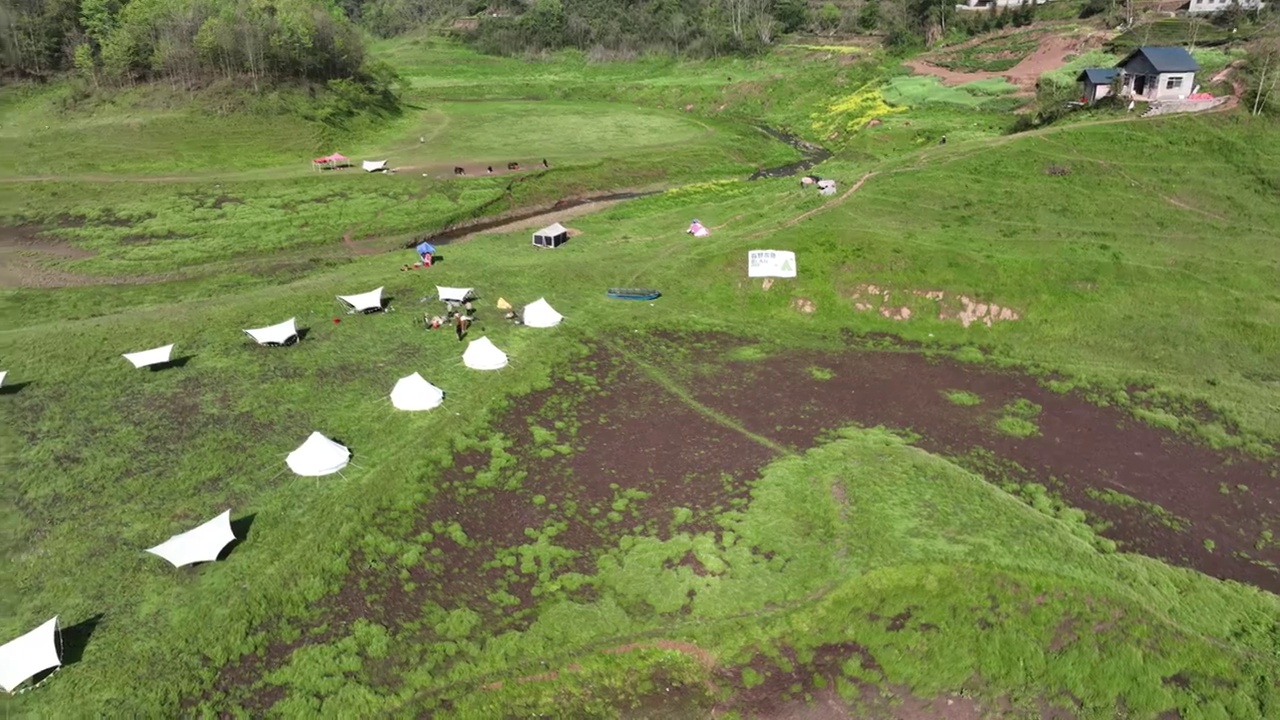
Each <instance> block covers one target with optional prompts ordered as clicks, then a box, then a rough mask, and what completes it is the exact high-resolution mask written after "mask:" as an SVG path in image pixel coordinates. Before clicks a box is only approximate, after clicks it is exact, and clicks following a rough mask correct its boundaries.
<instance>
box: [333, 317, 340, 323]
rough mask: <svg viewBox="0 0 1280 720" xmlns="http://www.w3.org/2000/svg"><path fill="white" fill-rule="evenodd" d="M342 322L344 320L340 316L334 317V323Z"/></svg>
mask: <svg viewBox="0 0 1280 720" xmlns="http://www.w3.org/2000/svg"><path fill="white" fill-rule="evenodd" d="M340 322H342V320H341V319H340V318H334V319H333V324H334V325H337V324H338V323H340Z"/></svg>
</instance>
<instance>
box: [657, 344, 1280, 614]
mask: <svg viewBox="0 0 1280 720" xmlns="http://www.w3.org/2000/svg"><path fill="white" fill-rule="evenodd" d="M699 341H700V342H701V343H703V345H704V346H705V345H706V344H707V339H706V338H700V339H699ZM682 346H683V349H682ZM687 346H688V344H687V343H676V342H674V341H673V343H672V345H671V348H670V350H671V355H670V357H669V358H668V359H667V360H663V359H660V357H659V356H660V355H661V351H658V350H657V349H656V348H655V347H654V346H653V345H647V346H646V347H647V348H648V349H649V352H650V353H654V352H658V353H659V355H655V356H654V358H655V361H656V362H662V363H663V364H666V363H667V362H668V360H669V361H670V362H671V363H672V365H673V366H674V365H676V364H678V365H679V366H681V367H690V366H694V367H700V368H703V370H702V373H701V374H700V376H699V381H698V382H696V383H689V384H688V386H689V390H690V392H691V393H692V394H693V396H694V398H695V399H696V400H697V401H699V402H701V403H703V404H705V405H707V406H708V407H710V408H712V409H713V410H715V411H717V412H719V413H722V414H724V415H726V416H728V417H732V418H734V419H735V420H737V421H738V422H740V423H741V424H742V425H743V426H744V427H745V428H746V429H747V430H749V431H751V432H754V433H757V434H759V435H761V436H764V437H767V438H770V439H773V440H775V441H780V442H782V443H784V444H786V445H789V446H790V447H793V448H795V449H797V450H803V449H805V448H809V447H812V446H813V444H814V443H815V442H816V441H817V439H818V438H819V436H820V435H821V434H822V433H823V432H825V431H828V430H830V429H832V428H836V427H839V426H842V425H847V424H850V423H855V424H859V425H864V426H876V425H883V426H886V427H890V428H901V429H910V430H912V431H913V432H915V433H918V434H919V435H920V436H921V439H920V440H919V442H918V444H919V445H920V446H921V447H923V448H924V449H926V450H928V451H930V452H934V453H939V454H942V455H947V456H951V457H956V458H960V459H961V461H962V462H965V461H966V458H972V457H975V455H974V451H975V450H978V451H981V452H982V453H984V454H986V453H990V454H994V456H995V457H996V458H999V460H1000V462H1001V467H1002V468H1009V471H1010V472H1016V473H1017V476H1016V477H1013V478H1011V479H1014V480H1017V481H1020V482H1028V481H1034V482H1039V483H1041V484H1044V485H1046V486H1048V487H1050V488H1052V489H1054V490H1055V491H1057V492H1059V493H1061V495H1062V496H1063V498H1064V499H1065V500H1066V501H1067V502H1069V503H1071V504H1072V505H1074V506H1076V507H1079V508H1082V509H1084V510H1085V511H1087V512H1088V513H1089V514H1090V515H1091V517H1092V518H1093V519H1095V520H1101V521H1105V522H1106V523H1109V524H1110V527H1109V528H1108V529H1107V530H1106V531H1105V533H1104V534H1105V535H1106V536H1107V537H1110V538H1112V539H1114V540H1116V541H1118V542H1119V543H1120V545H1121V548H1122V549H1124V550H1127V551H1131V552H1139V553H1142V554H1145V555H1149V556H1151V557H1156V558H1160V559H1162V560H1165V561H1168V562H1171V563H1174V564H1177V565H1182V566H1185V567H1191V568H1194V569H1196V570H1199V571H1201V572H1204V573H1206V574H1209V575H1212V576H1214V577H1218V578H1223V579H1231V580H1237V581H1240V582H1245V583H1250V584H1253V585H1256V586H1258V587H1261V588H1264V589H1266V590H1270V591H1272V592H1277V591H1280V573H1277V571H1276V570H1274V569H1272V568H1274V567H1275V566H1276V564H1280V548H1276V547H1272V546H1270V545H1269V544H1263V543H1259V538H1260V537H1262V533H1263V531H1264V530H1268V526H1267V520H1268V517H1267V516H1266V514H1265V513H1264V512H1262V511H1260V508H1268V507H1274V506H1277V505H1280V486H1277V485H1276V484H1275V483H1274V482H1273V481H1272V479H1271V478H1272V477H1273V473H1275V472H1276V471H1277V467H1276V466H1275V465H1274V464H1270V463H1264V462H1260V461H1257V460H1254V459H1252V458H1249V457H1244V456H1240V455H1236V454H1230V453H1221V452H1216V451H1214V450H1211V449H1209V448H1207V447H1203V446H1200V445H1196V444H1193V443H1191V442H1188V441H1187V440H1185V439H1183V438H1180V437H1178V436H1176V435H1174V434H1172V433H1170V432H1167V431H1165V430H1160V429H1156V428H1153V427H1150V426H1147V425H1144V424H1142V423H1139V422H1137V421H1136V420H1134V419H1132V418H1131V417H1130V416H1129V415H1128V414H1127V413H1125V412H1124V411H1122V410H1120V409H1117V408H1103V407H1098V406H1096V405H1093V404H1091V403H1089V402H1088V401H1086V400H1085V399H1083V398H1081V397H1078V396H1075V395H1059V394H1056V393H1054V392H1052V391H1050V390H1048V389H1046V388H1044V387H1042V386H1041V385H1039V384H1038V383H1037V382H1036V381H1035V380H1034V379H1033V378H1030V377H1026V376H1022V375H1016V374H1012V373H1004V372H999V371H996V370H990V369H986V368H983V367H979V366H972V365H965V364H961V363H956V362H953V361H947V360H930V359H928V358H926V357H924V356H922V355H920V354H917V353H911V352H873V351H862V350H852V351H848V352H843V353H836V354H823V353H796V354H793V355H788V356H781V357H774V358H770V359H767V360H762V361H734V360H730V359H727V358H728V357H729V352H728V350H729V349H730V348H729V347H727V346H721V347H716V348H714V349H712V350H707V349H702V350H699V351H697V352H696V354H694V355H690V354H689V351H688V350H687ZM812 367H820V368H823V369H825V370H827V371H828V372H829V373H831V375H832V377H831V379H829V380H824V381H821V382H816V381H814V379H813V377H812V375H811V374H810V372H809V370H808V369H809V368H812ZM945 390H964V391H968V392H971V393H974V394H976V395H978V396H979V397H981V398H982V400H983V403H982V405H980V406H978V407H962V406H958V405H955V404H952V403H951V402H949V401H948V400H947V399H946V397H945V396H944V395H943V391H945ZM1017 399H1025V400H1029V401H1031V402H1033V403H1036V404H1038V405H1040V406H1041V407H1042V408H1043V409H1042V411H1041V413H1040V415H1039V416H1038V417H1037V418H1036V423H1037V425H1038V427H1039V435H1038V436H1035V437H1030V438H1013V437H1008V436H1005V435H1002V434H1000V433H998V432H996V431H995V429H994V425H995V420H996V419H997V417H998V416H999V409H1000V408H1001V407H1003V406H1005V405H1007V404H1010V403H1012V402H1013V401H1015V400H1017ZM979 469H980V470H983V471H987V472H988V475H990V473H989V471H990V470H991V468H990V467H982V468H979ZM990 479H992V480H1001V479H1004V478H999V477H992V478H990ZM1221 488H1227V489H1229V492H1226V493H1224V492H1222V490H1221ZM1091 490H1094V491H1096V490H1113V491H1116V492H1119V493H1123V494H1125V495H1129V496H1131V497H1134V498H1138V499H1139V500H1142V501H1144V502H1146V503H1151V504H1154V505H1157V506H1159V507H1160V508H1163V509H1164V511H1167V513H1171V514H1172V515H1174V516H1177V517H1180V518H1185V519H1188V520H1189V521H1190V527H1189V528H1186V529H1181V528H1179V527H1176V523H1169V522H1167V521H1165V520H1162V519H1161V518H1160V517H1157V516H1155V515H1153V514H1152V513H1151V512H1149V511H1148V510H1144V509H1143V508H1141V507H1135V506H1133V505H1125V506H1122V505H1117V504H1115V503H1108V502H1105V501H1103V500H1099V499H1095V498H1094V497H1092V496H1091V494H1090V493H1089V491H1091ZM1166 517H1167V516H1166ZM1206 540H1211V541H1212V544H1213V546H1214V549H1213V550H1212V551H1209V550H1207V549H1206V543H1205V541H1206ZM1255 543H1258V544H1259V545H1261V549H1259V548H1257V547H1255Z"/></svg>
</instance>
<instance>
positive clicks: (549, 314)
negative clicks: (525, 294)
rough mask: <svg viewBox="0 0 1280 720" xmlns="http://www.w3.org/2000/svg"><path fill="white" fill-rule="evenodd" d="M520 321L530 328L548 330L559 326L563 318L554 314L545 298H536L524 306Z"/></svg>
mask: <svg viewBox="0 0 1280 720" xmlns="http://www.w3.org/2000/svg"><path fill="white" fill-rule="evenodd" d="M521 319H522V320H523V321H524V324H525V325H527V326H528V327H531V328H549V327H555V326H556V325H559V324H560V321H561V320H564V316H563V315H561V314H560V313H558V312H556V309H555V308H553V307H551V303H548V302H547V299H546V298H538V299H537V300H534V301H533V302H531V303H529V304H528V305H525V306H524V313H523V314H522V315H521Z"/></svg>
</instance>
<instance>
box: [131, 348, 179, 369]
mask: <svg viewBox="0 0 1280 720" xmlns="http://www.w3.org/2000/svg"><path fill="white" fill-rule="evenodd" d="M172 355H173V346H172V345H165V346H164V347H158V348H152V349H150V350H143V351H141V352H135V353H125V354H124V359H125V360H128V361H129V362H131V363H133V366H134V367H136V368H144V367H147V366H149V365H160V364H163V363H167V362H169V358H170V357H171V356H172Z"/></svg>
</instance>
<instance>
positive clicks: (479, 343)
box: [462, 337, 507, 370]
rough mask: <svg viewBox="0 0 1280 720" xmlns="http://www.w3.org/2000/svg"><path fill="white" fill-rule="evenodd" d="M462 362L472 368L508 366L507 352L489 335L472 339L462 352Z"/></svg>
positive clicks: (493, 368)
mask: <svg viewBox="0 0 1280 720" xmlns="http://www.w3.org/2000/svg"><path fill="white" fill-rule="evenodd" d="M462 363H463V364H464V365H466V366H467V367H469V368H471V369H472V370H500V369H502V368H504V367H506V366H507V354H506V353H504V352H502V351H501V350H499V349H498V348H497V346H496V345H494V344H493V342H492V341H490V340H489V338H487V337H482V338H480V339H479V340H472V341H471V342H470V343H468V344H467V351H466V352H464V353H462Z"/></svg>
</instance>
